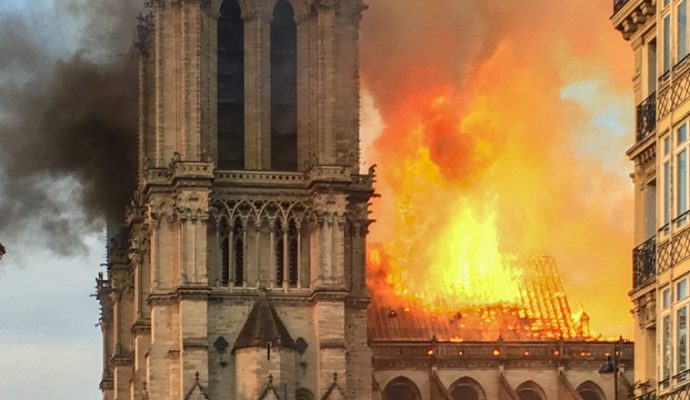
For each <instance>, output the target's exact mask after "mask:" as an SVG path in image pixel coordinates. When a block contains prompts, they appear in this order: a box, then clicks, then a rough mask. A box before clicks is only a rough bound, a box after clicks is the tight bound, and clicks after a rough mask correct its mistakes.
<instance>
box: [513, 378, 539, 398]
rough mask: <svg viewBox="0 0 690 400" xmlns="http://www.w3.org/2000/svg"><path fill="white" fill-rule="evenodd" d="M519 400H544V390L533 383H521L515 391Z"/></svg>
mask: <svg viewBox="0 0 690 400" xmlns="http://www.w3.org/2000/svg"><path fill="white" fill-rule="evenodd" d="M515 392H516V393H517V395H518V397H519V398H520V400H545V399H546V394H545V393H544V390H543V389H542V388H541V387H540V386H539V385H537V384H536V383H535V382H533V381H527V382H524V383H522V384H521V385H520V386H518V387H517V389H516V390H515Z"/></svg>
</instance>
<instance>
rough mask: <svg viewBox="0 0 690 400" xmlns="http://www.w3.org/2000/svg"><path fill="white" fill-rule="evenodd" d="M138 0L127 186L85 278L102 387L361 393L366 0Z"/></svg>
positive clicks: (290, 395) (367, 378)
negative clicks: (97, 320) (111, 233)
mask: <svg viewBox="0 0 690 400" xmlns="http://www.w3.org/2000/svg"><path fill="white" fill-rule="evenodd" d="M148 7H149V11H150V13H149V14H148V16H146V17H142V18H141V20H140V26H139V41H138V43H137V47H138V49H139V51H140V54H141V56H140V67H139V85H140V115H139V119H140V124H139V157H138V160H139V178H138V179H139V180H138V189H137V191H136V192H135V194H134V200H133V202H132V204H131V207H130V208H129V211H128V214H127V223H128V228H127V235H126V236H128V237H126V238H125V239H120V240H117V239H115V240H112V241H111V243H110V245H109V254H108V257H109V259H108V276H107V277H102V276H101V277H99V279H98V292H97V296H98V298H99V300H100V302H101V305H102V308H103V313H102V321H101V322H102V329H103V333H104V372H103V380H102V382H101V388H102V390H103V394H104V398H105V399H107V400H110V399H115V400H124V399H151V400H158V399H161V400H162V399H166V400H168V399H170V400H182V399H212V400H230V399H232V400H235V399H238V400H245V399H247V400H249V399H251V400H254V399H264V398H280V399H284V400H290V399H352V400H354V399H368V398H371V386H372V366H371V351H370V349H369V347H368V346H367V336H366V335H367V321H366V307H367V304H368V302H369V295H368V292H367V288H366V284H365V238H366V233H367V227H368V224H369V223H370V221H369V219H368V201H369V198H370V197H371V196H372V194H373V191H372V180H373V172H370V173H369V174H368V175H359V173H358V168H359V149H358V146H359V72H358V68H359V60H358V34H359V21H360V19H361V14H362V11H363V9H364V5H363V4H362V2H361V0H223V1H222V0H151V1H150V2H149V4H148ZM114 106H115V107H116V106H117V105H114Z"/></svg>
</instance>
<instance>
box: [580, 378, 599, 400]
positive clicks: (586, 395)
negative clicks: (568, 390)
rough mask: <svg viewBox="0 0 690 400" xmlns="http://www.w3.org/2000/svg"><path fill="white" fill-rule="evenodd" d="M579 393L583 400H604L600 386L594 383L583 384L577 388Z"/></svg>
mask: <svg viewBox="0 0 690 400" xmlns="http://www.w3.org/2000/svg"><path fill="white" fill-rule="evenodd" d="M577 393H578V394H579V395H580V396H581V397H582V400H604V399H605V398H606V397H605V396H604V391H603V390H601V388H600V387H599V385H597V384H596V383H594V382H592V381H587V382H584V383H582V384H581V385H580V386H578V387H577Z"/></svg>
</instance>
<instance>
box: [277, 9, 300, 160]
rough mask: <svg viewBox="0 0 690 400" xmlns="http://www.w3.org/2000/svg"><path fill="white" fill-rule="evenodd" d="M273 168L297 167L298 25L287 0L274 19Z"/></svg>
mask: <svg viewBox="0 0 690 400" xmlns="http://www.w3.org/2000/svg"><path fill="white" fill-rule="evenodd" d="M271 169H273V170H282V171H296V170H297V24H296V23H295V13H294V10H293V8H292V5H291V4H290V2H288V1H287V0H278V2H277V3H276V5H275V8H274V9H273V20H272V21H271Z"/></svg>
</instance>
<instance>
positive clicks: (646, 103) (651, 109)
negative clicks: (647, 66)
mask: <svg viewBox="0 0 690 400" xmlns="http://www.w3.org/2000/svg"><path fill="white" fill-rule="evenodd" d="M655 129H656V92H655V93H652V94H651V95H649V97H647V98H646V99H644V100H643V101H642V103H640V105H638V106H637V141H640V140H642V139H644V138H645V137H647V135H649V134H650V133H653V132H654V130H655Z"/></svg>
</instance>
